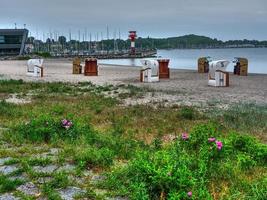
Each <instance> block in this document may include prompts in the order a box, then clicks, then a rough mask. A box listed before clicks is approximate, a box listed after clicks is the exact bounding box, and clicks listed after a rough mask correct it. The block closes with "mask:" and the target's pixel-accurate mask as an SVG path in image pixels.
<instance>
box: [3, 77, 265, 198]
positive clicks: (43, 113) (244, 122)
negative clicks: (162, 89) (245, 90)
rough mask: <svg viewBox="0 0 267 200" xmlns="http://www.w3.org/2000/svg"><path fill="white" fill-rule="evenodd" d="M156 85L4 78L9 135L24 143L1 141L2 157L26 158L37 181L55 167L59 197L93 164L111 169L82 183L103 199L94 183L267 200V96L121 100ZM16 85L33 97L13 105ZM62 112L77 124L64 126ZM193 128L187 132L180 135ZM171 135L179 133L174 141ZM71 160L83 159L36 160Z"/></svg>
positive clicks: (145, 193)
mask: <svg viewBox="0 0 267 200" xmlns="http://www.w3.org/2000/svg"><path fill="white" fill-rule="evenodd" d="M120 90H122V91H123V92H122V93H120ZM125 91H126V92H125ZM148 91H149V92H152V93H154V92H156V91H153V90H150V89H149V88H138V87H135V86H131V85H119V86H112V85H104V86H96V85H93V84H92V83H90V82H85V83H77V84H70V83H25V82H23V81H20V80H19V81H15V80H10V81H0V97H1V98H2V100H1V101H0V111H1V112H0V126H1V127H6V128H8V130H7V131H4V132H3V134H2V136H1V139H2V141H3V142H5V143H8V144H10V145H11V146H12V147H16V148H14V149H12V148H11V149H5V148H2V147H1V148H0V156H1V157H7V156H10V157H13V159H12V160H10V161H9V162H7V163H5V164H18V165H20V169H19V170H18V172H16V173H17V174H21V173H26V174H27V175H28V177H29V179H30V180H31V181H33V182H36V181H37V180H38V178H40V177H47V176H50V177H51V178H52V179H51V181H49V182H46V183H45V184H42V185H40V186H41V189H42V195H44V196H46V197H48V199H59V198H60V197H59V195H58V193H57V189H62V188H66V187H67V186H69V185H73V184H75V183H74V182H72V181H71V180H70V178H69V176H70V175H72V176H74V175H77V176H79V177H83V175H82V173H83V171H86V170H92V171H93V172H97V173H99V174H101V173H103V174H105V175H106V177H107V179H106V180H104V181H103V182H102V183H101V184H96V185H93V186H92V184H91V183H90V180H89V179H88V180H86V181H85V182H84V183H83V184H81V187H84V188H85V189H86V190H87V191H88V194H87V195H88V196H87V197H91V198H92V199H97V198H98V197H97V195H96V194H95V193H94V192H93V191H94V189H96V188H104V189H107V191H108V194H109V195H114V196H116V195H118V196H126V197H128V198H129V199H189V197H188V194H187V193H188V192H189V191H192V194H193V195H192V197H191V198H190V199H255V200H258V199H259V200H260V199H264V197H265V196H266V195H265V191H266V188H267V184H266V178H265V177H266V175H267V171H266V168H267V166H266V163H267V160H266V158H267V152H266V151H267V150H266V131H267V124H266V121H267V114H266V110H267V107H266V106H265V105H256V104H243V103H240V104H235V105H231V106H230V107H229V108H228V110H218V109H217V110H211V109H210V110H208V111H209V112H202V111H201V109H198V108H196V107H189V106H173V107H166V106H159V107H152V106H149V105H136V106H127V107H125V106H123V105H121V104H120V103H121V102H122V100H123V99H125V98H140V97H142V96H143V95H145V92H148ZM12 93H13V94H19V95H22V96H27V97H29V98H30V99H31V102H30V103H28V104H24V105H14V104H10V103H7V102H6V101H4V100H3V99H4V97H6V96H8V95H10V94H12ZM109 93H115V94H118V95H117V98H111V97H109V96H107V94H109ZM62 119H68V120H71V121H72V123H73V125H72V126H71V127H70V128H69V129H66V128H64V127H63V126H62V124H61V120H62ZM184 132H187V133H188V134H189V139H188V140H182V139H181V133H184ZM166 135H167V136H168V135H171V136H172V137H173V138H176V139H174V140H173V141H172V142H171V141H168V140H166V141H165V140H163V138H164V136H166ZM210 137H216V139H217V140H220V141H222V142H223V148H222V150H221V151H218V149H217V147H216V144H215V143H209V142H208V138H210ZM35 147H38V149H37V148H35ZM52 147H56V148H60V149H61V152H60V153H59V155H57V156H56V159H55V160H52V159H46V158H32V156H33V155H34V154H40V153H43V152H47V151H49V149H50V148H52ZM66 163H71V164H73V165H75V167H76V168H75V170H76V171H75V172H68V173H67V172H62V173H57V172H56V173H52V174H42V173H36V172H34V171H33V167H34V166H46V165H49V164H55V165H60V166H64V164H66ZM118 163H120V164H118ZM1 180H3V183H5V182H6V183H7V184H6V186H7V187H6V186H3V187H5V188H4V189H3V191H13V190H14V189H15V188H16V186H15V185H16V184H17V185H18V184H19V183H16V184H13V185H14V186H13V188H12V187H11V185H12V183H10V182H8V180H7V177H5V176H1ZM9 187H10V188H9ZM82 196H83V197H84V196H86V194H85V195H82ZM99 198H100V197H99Z"/></svg>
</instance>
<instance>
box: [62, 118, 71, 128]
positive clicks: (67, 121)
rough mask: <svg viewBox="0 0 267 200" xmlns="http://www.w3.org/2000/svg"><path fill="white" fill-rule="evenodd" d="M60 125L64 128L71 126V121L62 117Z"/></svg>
mask: <svg viewBox="0 0 267 200" xmlns="http://www.w3.org/2000/svg"><path fill="white" fill-rule="evenodd" d="M61 125H62V126H63V127H64V128H65V129H69V128H70V127H71V126H72V122H71V121H70V120H67V119H63V120H62V121H61Z"/></svg>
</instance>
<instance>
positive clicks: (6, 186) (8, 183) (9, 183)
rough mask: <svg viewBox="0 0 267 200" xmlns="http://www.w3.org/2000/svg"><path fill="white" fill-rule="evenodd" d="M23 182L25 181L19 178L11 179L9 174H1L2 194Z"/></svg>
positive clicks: (0, 190) (0, 187)
mask: <svg viewBox="0 0 267 200" xmlns="http://www.w3.org/2000/svg"><path fill="white" fill-rule="evenodd" d="M22 184H23V181H21V180H19V179H15V180H10V179H9V178H8V177H7V176H4V175H0V194H1V193H6V192H11V191H13V190H15V189H16V188H17V187H18V186H20V185H22Z"/></svg>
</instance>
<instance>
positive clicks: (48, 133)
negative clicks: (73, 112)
mask: <svg viewBox="0 0 267 200" xmlns="http://www.w3.org/2000/svg"><path fill="white" fill-rule="evenodd" d="M61 120H62V119H59V118H53V117H52V116H49V115H41V116H39V117H37V118H34V119H32V120H30V121H29V122H27V123H23V124H19V125H16V126H15V127H13V128H12V129H11V132H12V134H11V133H10V135H15V136H16V137H17V139H20V140H21V141H23V140H25V139H26V140H29V141H31V142H46V143H49V142H51V141H54V142H56V141H57V140H70V141H74V140H75V139H77V138H79V137H80V136H81V135H84V134H86V133H88V132H91V131H92V129H91V127H90V126H89V125H81V124H79V122H78V121H74V122H72V125H71V126H70V127H64V126H63V125H62V122H61Z"/></svg>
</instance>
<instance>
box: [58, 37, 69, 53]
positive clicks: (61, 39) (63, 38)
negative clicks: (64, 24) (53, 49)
mask: <svg viewBox="0 0 267 200" xmlns="http://www.w3.org/2000/svg"><path fill="white" fill-rule="evenodd" d="M58 41H59V43H60V44H61V46H62V49H63V50H64V46H65V44H66V42H67V39H66V37H65V36H59V37H58Z"/></svg>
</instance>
